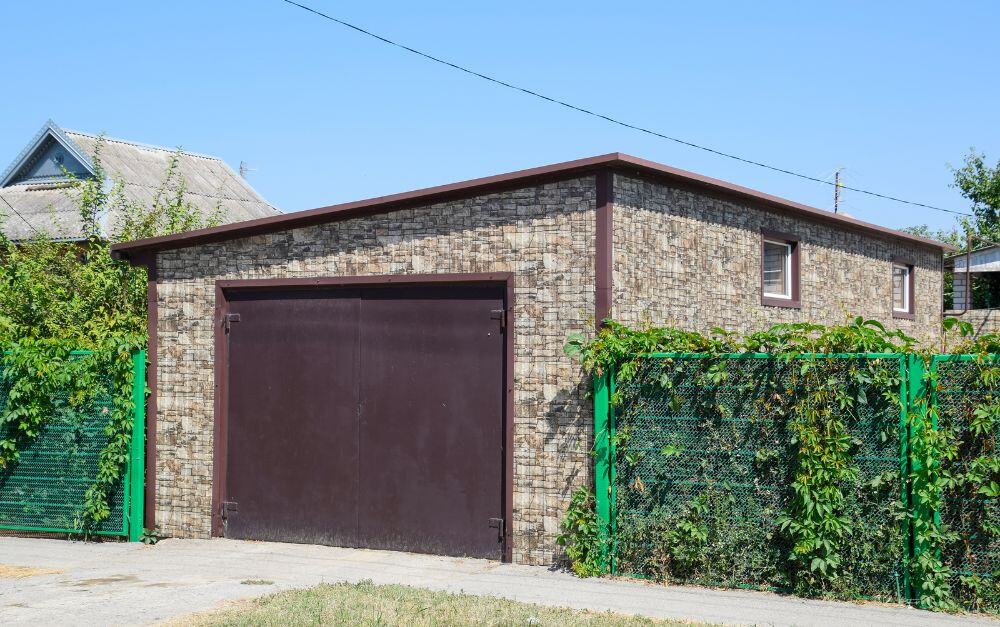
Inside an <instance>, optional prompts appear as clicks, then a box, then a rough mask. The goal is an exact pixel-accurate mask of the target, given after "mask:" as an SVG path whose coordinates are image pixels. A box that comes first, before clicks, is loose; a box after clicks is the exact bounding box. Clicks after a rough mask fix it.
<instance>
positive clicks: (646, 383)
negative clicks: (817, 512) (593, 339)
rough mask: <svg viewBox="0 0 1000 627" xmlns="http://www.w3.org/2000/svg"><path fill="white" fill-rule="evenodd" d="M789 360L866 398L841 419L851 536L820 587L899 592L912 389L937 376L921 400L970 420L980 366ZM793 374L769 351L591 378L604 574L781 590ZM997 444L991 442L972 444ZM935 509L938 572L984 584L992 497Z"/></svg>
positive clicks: (858, 357)
mask: <svg viewBox="0 0 1000 627" xmlns="http://www.w3.org/2000/svg"><path fill="white" fill-rule="evenodd" d="M801 357H802V358H814V359H813V361H814V362H816V363H820V364H821V365H822V367H823V368H824V376H828V377H831V378H832V380H835V381H837V382H838V384H842V385H843V386H847V387H849V388H850V393H851V394H852V395H853V397H854V398H856V399H859V400H861V401H863V402H858V403H857V404H856V405H855V406H854V407H853V408H850V409H848V410H844V413H843V415H842V416H841V417H842V418H843V419H844V420H845V421H846V424H847V426H848V432H849V436H850V438H851V440H852V455H853V459H852V463H853V464H854V466H855V467H856V468H857V469H858V476H857V479H856V481H852V482H851V483H850V485H846V486H844V492H845V494H846V497H847V501H846V503H845V506H844V508H843V510H844V515H845V516H846V517H847V518H848V519H849V521H850V527H851V537H850V541H849V542H847V543H845V555H844V556H843V557H844V559H843V562H842V564H843V566H842V574H841V576H840V577H839V578H838V580H837V582H836V583H835V584H833V585H834V586H835V588H834V589H833V590H831V592H833V593H838V594H840V595H842V596H850V597H860V598H869V599H880V600H887V601H888V600H909V599H912V597H913V589H914V586H911V582H910V581H909V572H908V563H909V561H910V559H911V557H912V555H913V551H914V547H913V541H912V530H911V524H910V520H909V518H908V516H907V512H908V511H909V510H910V486H909V480H908V477H909V473H910V464H911V460H910V455H909V449H908V445H909V439H910V436H909V428H908V426H907V425H908V421H907V414H908V412H911V411H914V407H915V406H916V403H915V400H916V398H917V395H918V394H919V393H920V392H921V390H922V389H923V388H922V386H923V385H925V380H926V381H935V394H934V396H933V402H934V403H935V406H936V407H938V408H939V412H940V416H941V419H942V420H949V421H963V420H964V421H966V422H968V420H969V417H970V416H971V412H972V411H973V408H974V406H976V405H977V404H979V403H980V402H981V401H982V400H983V398H984V395H986V394H992V390H984V389H982V387H983V386H982V385H979V386H976V385H974V384H973V378H974V374H973V372H972V371H973V370H974V369H975V368H976V367H977V366H976V364H977V360H976V358H974V357H971V356H961V357H955V356H937V357H935V358H934V359H933V360H932V361H931V362H930V372H932V373H933V376H931V377H926V376H925V375H927V372H925V365H924V362H923V360H922V359H920V358H919V357H917V356H912V355H901V354H844V355H822V356H809V355H804V356H801ZM800 366H801V361H799V360H787V359H780V358H776V357H774V356H771V355H767V354H735V355H725V356H714V357H706V356H699V355H682V354H655V355H649V356H646V357H645V358H644V359H643V360H642V361H641V362H640V366H639V369H638V371H637V372H636V374H635V375H634V376H630V377H629V378H628V379H627V380H626V381H624V382H621V383H618V382H616V380H615V376H614V373H607V374H606V375H605V376H603V377H599V378H597V379H596V380H595V394H594V398H595V447H594V448H595V454H596V464H595V484H596V486H595V488H596V498H597V513H598V518H599V521H600V522H601V524H602V525H603V527H604V532H605V533H606V535H607V537H609V538H610V556H609V561H610V567H611V569H612V572H614V573H618V574H626V575H637V576H643V577H651V578H663V577H664V575H665V574H666V573H667V572H669V574H670V578H671V579H674V580H682V581H686V582H689V583H696V584H703V585H713V586H730V587H753V588H769V589H786V590H788V589H790V588H791V586H792V585H793V584H792V582H791V581H790V580H789V578H788V576H787V573H786V570H787V556H788V554H789V548H790V547H789V546H787V540H786V539H785V536H786V535H787V534H783V533H781V532H780V528H779V521H780V518H781V515H782V513H783V511H784V509H785V507H786V504H787V503H788V500H789V498H790V495H791V479H792V472H793V468H792V463H793V457H794V455H793V451H792V446H793V442H792V434H791V432H790V431H789V428H788V426H789V420H790V416H789V415H788V413H787V412H783V411H782V410H781V407H782V402H781V397H782V395H790V394H792V393H793V392H794V391H795V389H796V387H797V386H799V385H801V384H802V378H801V376H800V374H801V371H800ZM858 372H862V373H863V374H864V376H862V377H858V376H856V375H857V374H858ZM866 381H867V383H866ZM616 386H617V387H616ZM612 398H614V399H615V400H616V401H617V402H614V403H613V402H612ZM931 414H932V415H933V412H931ZM963 424H964V423H963ZM927 427H929V428H935V427H936V424H932V425H927ZM980 445H983V444H982V442H980ZM995 445H996V442H995V440H992V439H991V440H989V442H988V443H986V444H985V446H987V447H990V446H993V447H995ZM991 450H992V449H991ZM948 503H949V505H948V507H947V508H946V511H942V512H924V515H934V516H941V517H943V520H944V521H945V522H946V523H948V524H951V525H954V526H956V527H957V528H959V529H960V530H961V531H962V537H963V539H962V540H961V541H960V542H957V543H955V545H954V546H950V547H949V549H948V555H945V556H944V557H945V561H946V563H947V564H948V565H949V566H951V567H952V568H953V569H954V570H955V571H956V578H957V577H960V576H965V577H968V576H971V575H976V576H979V577H992V573H993V572H994V570H996V569H998V568H1000V544H998V541H997V536H996V535H995V534H994V533H993V532H994V528H993V527H991V526H990V525H989V523H988V522H984V521H993V520H996V519H994V518H991V517H990V516H985V517H984V516H983V514H982V513H983V512H984V511H986V512H992V511H993V509H994V508H997V503H996V500H995V499H992V498H987V497H985V496H984V495H982V494H977V495H968V494H951V495H949V500H948ZM998 518H1000V516H998ZM692 537H693V538H694V539H695V540H696V542H691V540H692ZM956 585H957V582H956Z"/></svg>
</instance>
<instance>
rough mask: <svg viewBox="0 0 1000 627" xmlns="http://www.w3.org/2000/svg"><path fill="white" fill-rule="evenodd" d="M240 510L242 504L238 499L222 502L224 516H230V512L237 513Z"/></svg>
mask: <svg viewBox="0 0 1000 627" xmlns="http://www.w3.org/2000/svg"><path fill="white" fill-rule="evenodd" d="M239 511H240V506H239V505H238V504H237V503H236V501H223V502H222V517H223V518H229V515H230V514H235V513H237V512H239Z"/></svg>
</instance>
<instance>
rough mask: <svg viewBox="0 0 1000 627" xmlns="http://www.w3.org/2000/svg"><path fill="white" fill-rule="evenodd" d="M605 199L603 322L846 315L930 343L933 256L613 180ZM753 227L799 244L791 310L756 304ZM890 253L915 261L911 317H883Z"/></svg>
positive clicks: (936, 289) (937, 310)
mask: <svg viewBox="0 0 1000 627" xmlns="http://www.w3.org/2000/svg"><path fill="white" fill-rule="evenodd" d="M614 198H615V205H614V261H613V264H614V274H613V276H614V306H613V315H614V317H615V318H617V319H618V320H620V321H622V322H626V323H630V324H638V323H641V322H643V321H647V320H648V321H650V322H653V323H655V324H661V323H667V324H670V325H677V326H682V327H685V328H693V329H697V330H701V331H706V330H709V329H711V328H712V327H715V326H719V327H723V328H725V329H729V330H734V331H740V332H747V331H754V330H760V329H762V328H766V327H767V326H769V325H771V324H774V323H777V322H793V321H811V322H818V323H824V324H830V323H841V322H843V321H844V320H845V318H846V317H847V316H848V314H854V315H863V316H866V317H869V318H875V319H878V320H880V321H882V322H883V323H885V324H887V325H889V326H890V327H898V328H901V329H903V330H904V331H905V332H907V333H909V334H910V335H913V336H915V337H919V338H921V339H923V340H926V341H928V342H931V345H932V346H934V345H936V344H934V340H936V339H937V338H938V337H939V330H940V320H941V302H942V300H941V298H942V295H941V290H942V284H941V276H942V261H941V251H940V250H936V249H933V248H930V247H927V246H922V245H919V244H915V243H908V242H905V241H902V240H896V239H893V238H890V237H888V236H878V235H874V234H872V235H868V234H862V233H858V232H853V231H849V230H844V229H840V228H836V227H834V226H831V225H825V224H819V223H816V222H813V221H808V220H804V219H801V218H794V217H791V216H787V215H781V214H777V213H772V212H768V211H763V210H760V209H757V208H755V207H753V206H750V205H748V204H744V203H741V202H736V201H732V200H722V199H719V198H716V197H712V196H707V195H702V194H699V193H696V192H693V191H688V190H684V189H679V188H674V187H670V186H667V185H664V184H660V183H653V182H649V181H646V180H640V179H637V178H633V177H628V176H622V175H615V179H614ZM761 228H765V229H768V230H771V231H778V232H783V233H790V234H793V235H795V236H798V237H799V238H801V242H800V244H799V245H800V268H801V282H800V285H801V301H802V307H801V309H788V308H783V307H765V306H763V305H762V304H761V294H760V280H761V279H760V271H761V270H760V263H761V261H760V257H761V233H760V230H761ZM894 255H897V256H900V257H905V258H908V259H910V260H912V261H913V262H914V264H915V274H914V280H915V282H916V286H915V290H914V296H915V308H916V316H915V319H914V320H902V319H894V318H893V317H892V302H891V297H892V294H891V283H890V272H891V261H890V259H891V258H892V256H894Z"/></svg>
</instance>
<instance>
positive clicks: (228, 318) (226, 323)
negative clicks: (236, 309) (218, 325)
mask: <svg viewBox="0 0 1000 627" xmlns="http://www.w3.org/2000/svg"><path fill="white" fill-rule="evenodd" d="M239 321H240V314H238V313H227V314H226V315H224V316H222V327H223V328H224V329H225V330H226V333H229V331H230V329H232V328H233V326H232V325H233V323H234V322H239Z"/></svg>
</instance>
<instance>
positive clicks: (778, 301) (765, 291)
mask: <svg viewBox="0 0 1000 627" xmlns="http://www.w3.org/2000/svg"><path fill="white" fill-rule="evenodd" d="M760 292H761V294H760V295H761V303H762V304H764V305H769V306H772V307H796V308H797V307H799V241H798V239H797V238H795V237H793V236H791V235H784V234H781V233H772V232H767V231H761V248H760Z"/></svg>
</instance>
